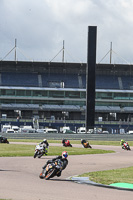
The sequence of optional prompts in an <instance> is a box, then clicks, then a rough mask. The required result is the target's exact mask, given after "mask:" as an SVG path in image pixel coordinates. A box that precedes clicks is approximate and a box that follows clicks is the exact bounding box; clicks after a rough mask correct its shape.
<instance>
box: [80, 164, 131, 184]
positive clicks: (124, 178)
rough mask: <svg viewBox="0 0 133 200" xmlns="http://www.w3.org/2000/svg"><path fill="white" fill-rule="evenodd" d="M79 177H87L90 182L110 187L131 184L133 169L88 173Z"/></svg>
mask: <svg viewBox="0 0 133 200" xmlns="http://www.w3.org/2000/svg"><path fill="white" fill-rule="evenodd" d="M79 177H89V179H90V180H91V181H94V182H96V183H101V184H105V185H110V184H112V183H132V184H133V167H128V168H121V169H115V170H114V169H113V170H106V171H97V172H89V173H84V174H81V175H79Z"/></svg>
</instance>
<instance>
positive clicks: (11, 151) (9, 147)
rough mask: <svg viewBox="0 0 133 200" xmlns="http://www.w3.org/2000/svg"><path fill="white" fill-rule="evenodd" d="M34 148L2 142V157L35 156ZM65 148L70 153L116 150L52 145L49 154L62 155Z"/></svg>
mask: <svg viewBox="0 0 133 200" xmlns="http://www.w3.org/2000/svg"><path fill="white" fill-rule="evenodd" d="M34 150H35V145H25V144H0V157H19V156H33V155H34ZM64 150H67V152H68V154H69V155H83V154H103V153H114V151H110V150H100V149H84V148H75V147H74V148H73V147H67V148H66V147H63V146H62V147H57V146H56V147H54V146H50V147H49V151H48V155H49V156H53V155H55V156H56V155H61V153H62V151H64Z"/></svg>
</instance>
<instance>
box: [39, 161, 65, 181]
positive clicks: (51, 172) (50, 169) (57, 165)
mask: <svg viewBox="0 0 133 200" xmlns="http://www.w3.org/2000/svg"><path fill="white" fill-rule="evenodd" d="M62 167H63V162H62V161H61V160H60V159H57V160H56V161H53V162H51V163H49V164H47V166H46V167H45V168H44V169H43V170H42V172H41V173H40V175H39V177H40V178H41V179H45V180H48V179H50V178H53V177H54V176H58V173H60V171H61V170H62Z"/></svg>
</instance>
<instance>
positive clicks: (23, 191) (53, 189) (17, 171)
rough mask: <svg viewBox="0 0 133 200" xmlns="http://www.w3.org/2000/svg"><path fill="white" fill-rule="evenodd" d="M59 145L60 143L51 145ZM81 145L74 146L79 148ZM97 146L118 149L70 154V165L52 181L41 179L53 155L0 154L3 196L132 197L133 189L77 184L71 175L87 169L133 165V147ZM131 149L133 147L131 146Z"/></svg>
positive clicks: (33, 199)
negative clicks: (127, 149) (108, 152)
mask: <svg viewBox="0 0 133 200" xmlns="http://www.w3.org/2000/svg"><path fill="white" fill-rule="evenodd" d="M50 145H55V146H56V145H60V144H50ZM78 146H79V145H73V147H78ZM92 148H94V149H99V148H100V149H108V150H115V151H116V153H111V154H100V155H81V156H69V157H68V160H69V164H68V166H67V168H66V169H65V170H64V171H63V172H62V176H61V177H54V178H53V179H51V180H48V181H46V180H43V179H40V178H39V174H40V172H41V171H42V166H43V165H44V164H45V162H46V161H47V160H48V159H51V158H53V157H50V156H47V157H46V156H43V157H42V158H41V159H38V158H36V159H34V158H33V157H9V158H7V157H0V198H1V199H2V198H4V199H12V200H44V199H45V200H71V199H76V200H82V199H83V200H85V199H91V200H118V199H128V200H132V199H133V192H132V191H124V190H123V191H122V190H117V189H110V188H102V187H98V186H93V185H86V184H78V183H74V182H72V181H70V180H67V178H68V177H70V176H74V175H78V174H82V173H84V172H91V171H99V170H108V169H116V168H123V167H129V166H133V150H132V151H124V150H122V149H121V147H118V146H116V147H115V146H99V145H96V146H95V145H93V146H92ZM131 149H132V147H131Z"/></svg>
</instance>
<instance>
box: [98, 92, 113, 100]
mask: <svg viewBox="0 0 133 200" xmlns="http://www.w3.org/2000/svg"><path fill="white" fill-rule="evenodd" d="M96 99H112V93H111V92H106V93H105V92H97V93H96Z"/></svg>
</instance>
